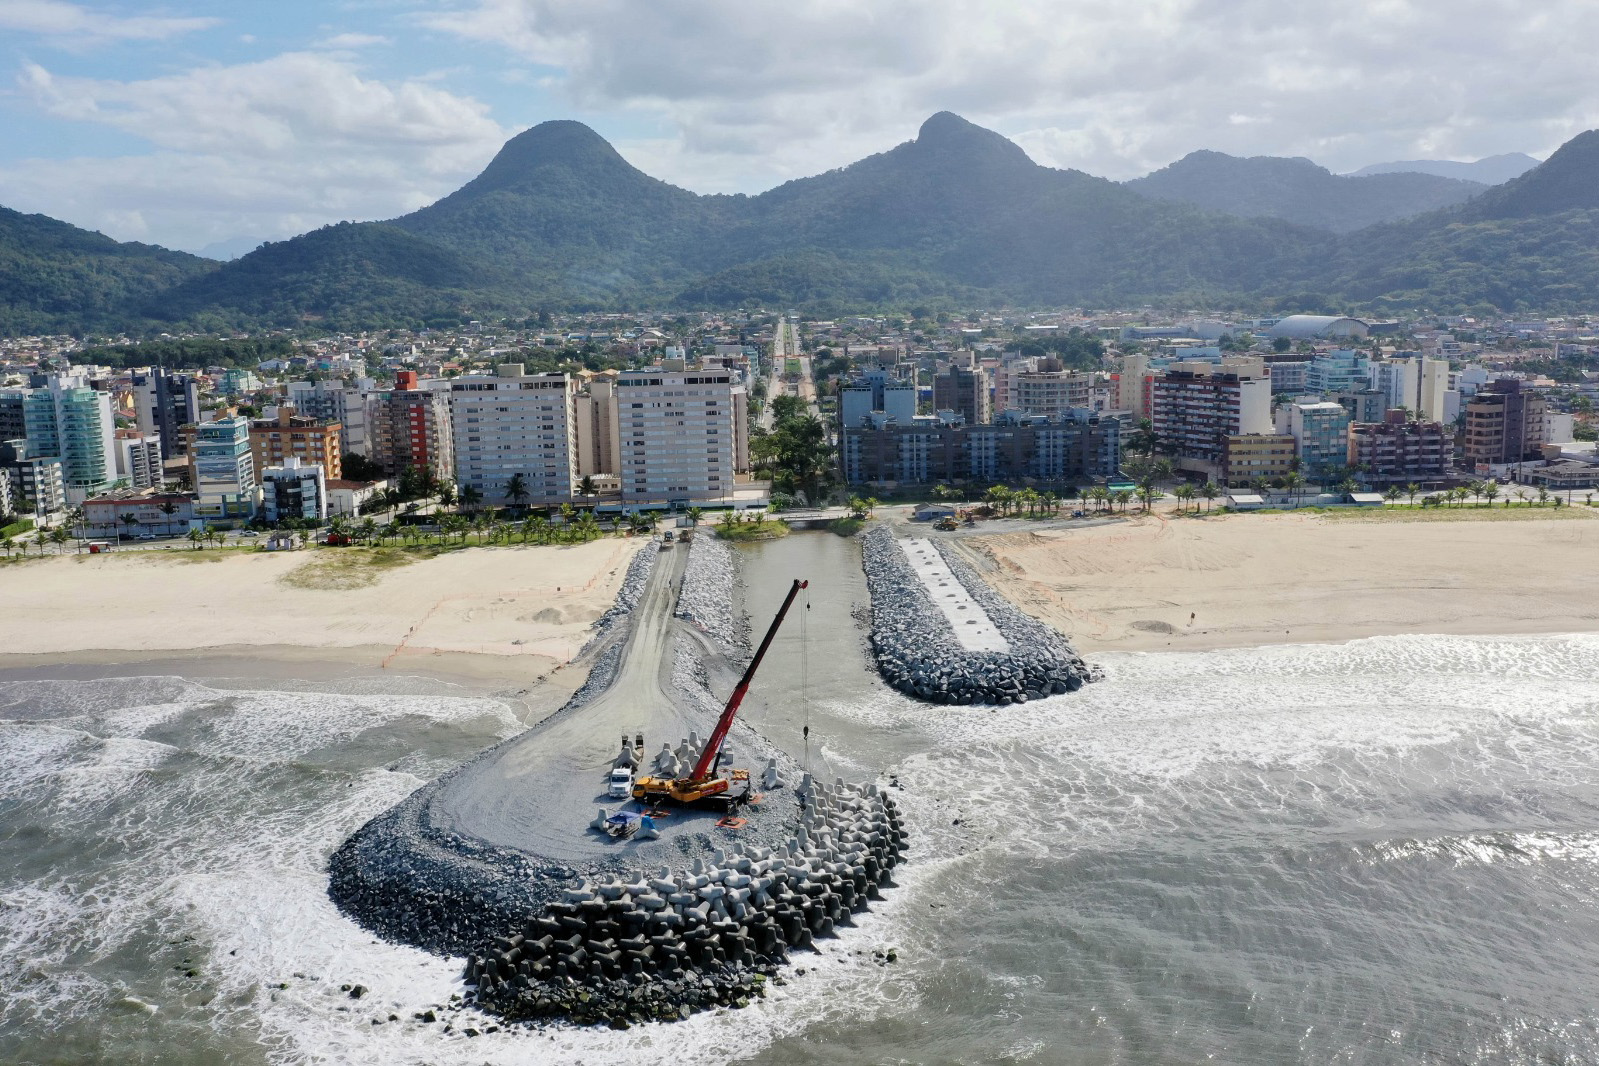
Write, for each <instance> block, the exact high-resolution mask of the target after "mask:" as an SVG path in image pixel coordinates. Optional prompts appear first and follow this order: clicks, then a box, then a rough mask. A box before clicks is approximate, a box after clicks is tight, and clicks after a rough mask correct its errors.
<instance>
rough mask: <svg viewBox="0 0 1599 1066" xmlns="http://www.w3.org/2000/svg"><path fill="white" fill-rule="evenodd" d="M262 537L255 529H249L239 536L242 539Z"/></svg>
mask: <svg viewBox="0 0 1599 1066" xmlns="http://www.w3.org/2000/svg"><path fill="white" fill-rule="evenodd" d="M260 535H261V534H259V533H257V532H256V531H255V530H253V529H247V530H245V531H244V532H243V533H240V534H239V536H241V537H259V536H260Z"/></svg>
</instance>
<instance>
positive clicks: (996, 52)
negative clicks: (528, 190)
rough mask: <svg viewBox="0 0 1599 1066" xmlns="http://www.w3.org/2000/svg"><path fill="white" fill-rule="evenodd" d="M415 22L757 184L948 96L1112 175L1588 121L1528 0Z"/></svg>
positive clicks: (1109, 1)
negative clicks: (508, 55)
mask: <svg viewBox="0 0 1599 1066" xmlns="http://www.w3.org/2000/svg"><path fill="white" fill-rule="evenodd" d="M422 21H423V22H424V24H425V25H427V26H428V27H430V28H432V29H435V30H440V31H444V32H448V33H451V34H454V35H456V36H459V37H462V38H465V39H469V40H473V41H478V42H482V43H484V44H488V45H497V46H502V47H504V48H506V49H508V50H510V51H511V52H512V53H514V54H515V55H516V56H518V57H520V58H522V59H525V60H531V61H532V62H535V63H538V64H542V65H547V66H552V67H555V68H558V69H559V70H560V71H562V75H561V79H560V82H559V89H560V91H561V92H562V93H564V94H565V96H566V98H567V99H568V100H569V101H570V102H571V104H572V106H573V107H574V109H580V110H582V111H585V112H589V113H600V114H603V113H605V112H608V111H609V112H615V111H616V110H618V109H625V110H629V111H634V112H642V113H645V114H649V115H654V116H658V118H659V119H660V120H661V121H662V122H663V123H664V124H665V125H666V126H667V127H668V128H669V129H670V131H671V133H672V136H670V137H668V138H665V139H663V140H654V141H650V142H638V143H636V144H634V145H623V147H624V148H627V149H628V150H629V154H630V155H631V156H634V157H635V158H638V159H639V160H640V161H641V162H642V161H643V160H645V159H649V160H653V161H657V162H660V163H661V164H663V165H666V166H668V167H670V169H669V170H668V171H667V172H665V173H664V174H663V175H662V176H665V177H668V178H670V179H671V180H674V181H677V182H679V183H680V184H685V185H688V186H689V187H692V188H699V189H711V188H728V187H738V188H746V189H753V188H758V187H760V183H761V182H762V181H764V180H766V179H768V178H777V177H789V176H798V175H801V174H808V173H814V172H816V171H818V170H823V169H826V168H828V167H831V166H837V165H840V164H843V163H847V162H849V161H851V160H852V159H855V158H858V157H859V156H860V155H862V154H865V153H867V152H870V151H876V150H881V149H883V148H886V147H888V146H890V145H892V144H893V143H895V142H897V141H899V140H903V139H906V138H908V137H909V136H912V135H913V134H914V131H915V129H916V126H917V125H918V124H919V122H920V121H921V120H922V119H923V118H925V117H926V116H927V115H929V114H931V113H932V112H934V111H938V110H945V109H948V110H953V111H956V112H957V113H960V114H962V115H965V116H966V117H968V118H970V119H972V120H973V121H978V122H981V123H983V124H986V125H990V126H993V127H994V128H997V129H999V130H1001V131H1002V132H1005V133H1008V134H1011V135H1013V136H1015V137H1017V139H1018V140H1020V141H1021V142H1022V143H1023V144H1024V146H1025V147H1026V148H1028V150H1029V151H1030V152H1031V153H1033V154H1034V156H1035V158H1037V159H1038V160H1039V161H1040V162H1044V163H1048V164H1051V165H1058V166H1073V167H1078V168H1080V169H1084V170H1087V171H1089V172H1091V173H1097V174H1104V175H1107V176H1112V177H1130V176H1133V175H1136V174H1140V173H1144V172H1146V171H1148V170H1150V169H1152V168H1155V167H1158V166H1163V165H1165V164H1166V163H1169V162H1171V161H1172V160H1173V159H1175V158H1178V157H1179V156H1181V155H1183V154H1185V153H1186V152H1188V151H1191V150H1193V149H1196V148H1202V147H1209V148H1216V149H1219V150H1222V151H1231V152H1236V153H1239V154H1277V155H1305V156H1309V157H1311V158H1314V159H1317V160H1319V161H1321V162H1324V163H1327V164H1328V165H1331V166H1333V167H1334V168H1335V169H1350V168H1353V167H1356V166H1359V165H1362V164H1364V163H1367V162H1372V161H1375V160H1378V159H1384V158H1407V157H1414V156H1416V155H1418V154H1428V153H1432V154H1446V155H1460V156H1480V155H1486V154H1491V153H1493V152H1499V151H1508V150H1518V149H1519V150H1527V151H1540V152H1541V151H1547V150H1548V149H1550V148H1552V147H1554V146H1555V145H1557V144H1558V143H1559V142H1560V141H1562V140H1564V139H1566V138H1568V137H1569V136H1571V135H1573V134H1575V133H1576V132H1579V131H1580V130H1582V129H1584V128H1587V127H1589V126H1592V125H1595V124H1599V82H1595V80H1594V79H1593V78H1592V75H1591V63H1592V60H1591V57H1590V56H1589V55H1588V54H1586V52H1585V50H1586V47H1587V42H1589V41H1591V40H1593V39H1595V38H1596V37H1599V5H1595V4H1593V3H1591V2H1590V0H1548V2H1546V3H1544V4H1542V5H1540V6H1539V8H1538V10H1537V11H1536V12H1533V11H1530V10H1529V9H1526V8H1525V7H1518V6H1516V5H1510V4H1505V3H1503V2H1501V0H1303V2H1300V3H1295V4H1283V3H1281V0H1141V2H1138V3H1127V2H1126V0H1070V2H1067V3H1061V2H1060V0H1007V2H1006V3H992V2H991V0H876V2H874V3H872V4H865V5H863V4H860V3H858V2H857V0H809V2H797V3H788V4H751V3H748V2H747V0H683V2H677V3H667V4H663V3H659V2H656V0H586V2H584V3H581V4H574V3H570V2H569V0H469V2H468V3H466V4H465V5H464V6H462V7H458V8H453V9H449V10H445V11H436V12H433V13H431V14H428V15H425V16H423V17H422Z"/></svg>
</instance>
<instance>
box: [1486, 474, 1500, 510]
mask: <svg viewBox="0 0 1599 1066" xmlns="http://www.w3.org/2000/svg"><path fill="white" fill-rule="evenodd" d="M1482 495H1483V497H1484V498H1485V499H1486V500H1487V501H1488V506H1489V507H1492V506H1493V505H1494V500H1495V498H1497V497H1498V495H1499V482H1497V481H1495V480H1493V479H1492V478H1489V479H1488V480H1487V481H1485V482H1483V483H1482Z"/></svg>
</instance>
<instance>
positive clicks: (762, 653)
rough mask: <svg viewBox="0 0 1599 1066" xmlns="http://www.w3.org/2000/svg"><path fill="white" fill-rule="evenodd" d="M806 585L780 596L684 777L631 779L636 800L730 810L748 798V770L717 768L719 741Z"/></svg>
mask: <svg viewBox="0 0 1599 1066" xmlns="http://www.w3.org/2000/svg"><path fill="white" fill-rule="evenodd" d="M809 587H810V582H809V581H798V580H796V581H795V582H794V586H793V587H792V588H790V589H789V590H788V597H787V598H786V599H784V600H783V606H781V607H779V608H778V610H777V617H776V618H773V619H772V626H771V628H770V629H768V630H767V631H766V637H765V639H763V640H762V641H761V646H760V647H759V648H757V649H756V651H755V657H754V658H753V659H751V660H750V664H749V666H748V667H747V668H745V670H744V676H743V677H742V678H740V679H739V682H738V685H737V686H736V687H734V689H733V694H732V695H731V696H729V697H728V698H727V706H726V707H724V708H722V716H721V717H720V718H718V719H717V720H716V728H715V729H714V730H712V731H711V737H710V739H709V740H708V741H706V742H705V750H704V751H702V752H701V753H700V757H699V759H698V760H697V761H696V762H695V763H694V769H692V770H690V771H689V773H688V775H687V776H686V777H640V778H638V779H637V780H635V781H634V782H633V798H634V799H635V800H637V801H638V802H639V803H643V804H648V805H652V806H658V805H660V804H663V803H673V804H677V805H679V806H684V807H695V806H711V805H717V806H720V807H722V808H723V809H725V810H732V809H733V808H734V807H735V806H737V805H738V804H740V803H744V802H746V801H748V800H749V798H750V791H751V789H750V772H749V770H747V769H742V768H740V769H734V770H731V771H729V772H728V773H727V774H726V775H723V774H722V773H721V772H720V768H721V762H722V745H723V744H725V743H726V742H727V732H728V730H729V729H731V728H733V718H734V716H735V715H737V714H738V705H739V704H740V703H743V702H744V694H745V693H746V692H748V691H749V687H750V682H751V681H752V680H753V679H754V678H755V671H756V670H757V669H759V668H760V665H761V660H762V659H764V658H765V657H766V649H768V648H770V647H771V646H772V638H773V637H775V636H777V629H778V627H779V626H781V625H782V624H783V616H784V615H786V614H788V609H789V607H791V606H793V603H794V597H796V596H798V595H799V591H800V589H803V588H809Z"/></svg>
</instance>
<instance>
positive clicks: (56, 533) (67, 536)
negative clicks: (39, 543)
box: [50, 526, 72, 555]
mask: <svg viewBox="0 0 1599 1066" xmlns="http://www.w3.org/2000/svg"><path fill="white" fill-rule="evenodd" d="M71 539H72V534H71V533H68V532H67V528H66V527H65V526H57V527H56V528H54V529H52V530H51V531H50V543H52V544H54V545H55V546H56V554H57V555H60V554H61V549H62V547H63V546H64V545H65V544H66V543H67V541H69V540H71Z"/></svg>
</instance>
